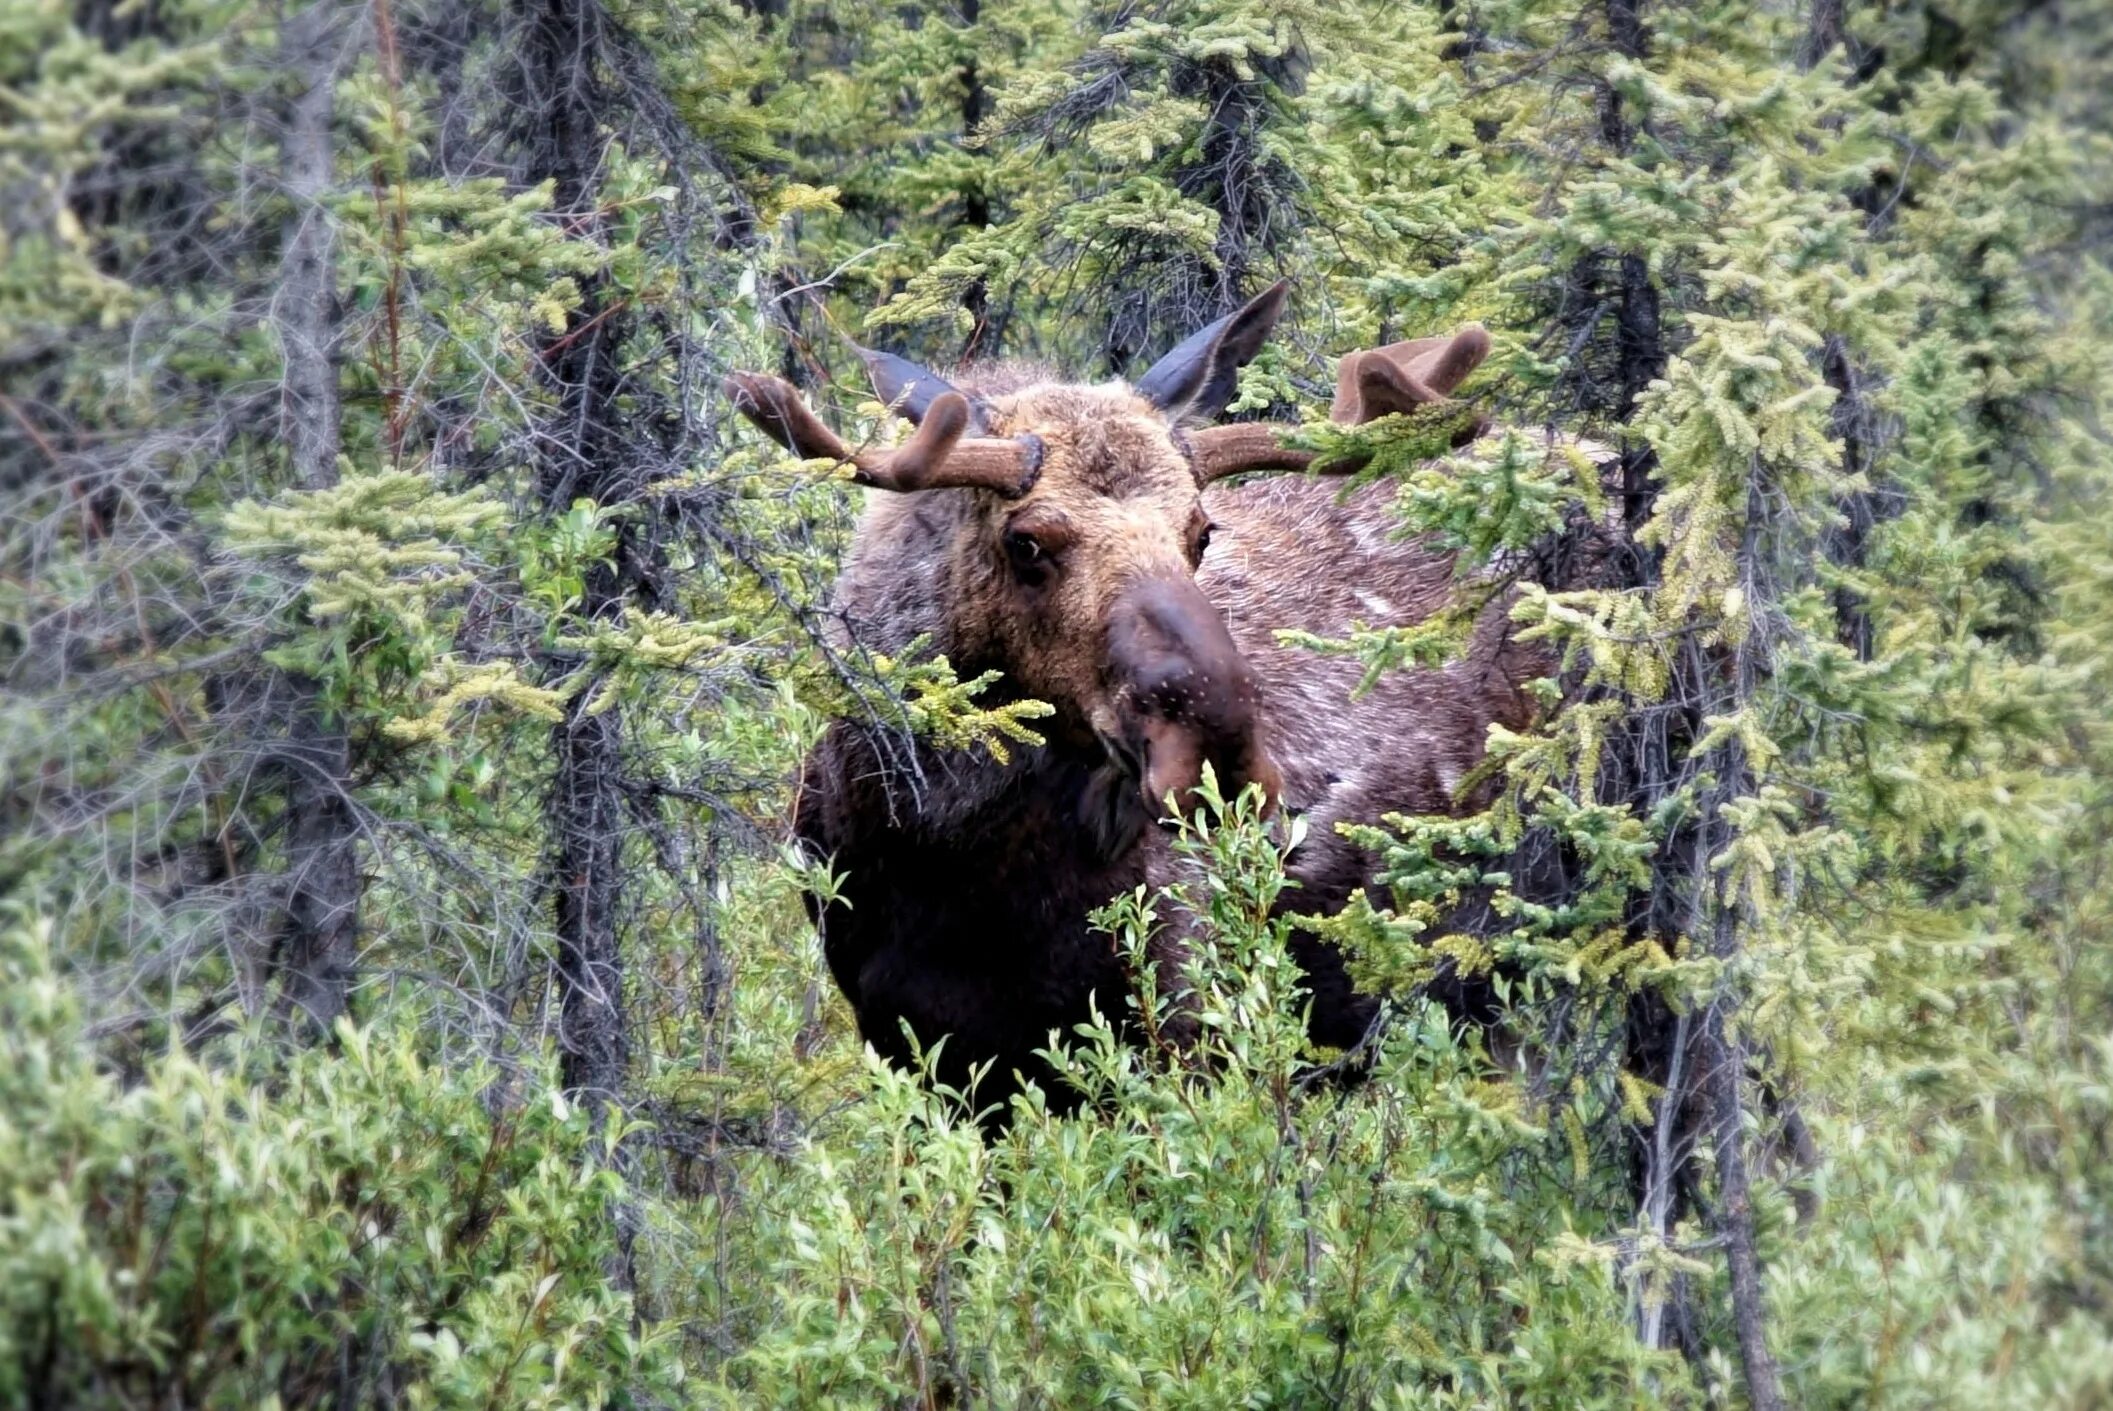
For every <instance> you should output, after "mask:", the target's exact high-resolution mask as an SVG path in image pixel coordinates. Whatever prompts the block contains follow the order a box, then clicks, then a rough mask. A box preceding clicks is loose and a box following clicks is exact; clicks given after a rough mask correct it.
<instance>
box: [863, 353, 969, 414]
mask: <svg viewBox="0 0 2113 1411" xmlns="http://www.w3.org/2000/svg"><path fill="white" fill-rule="evenodd" d="M851 346H852V347H853V348H857V349H858V356H859V359H860V360H861V361H862V362H864V363H865V365H866V376H867V378H868V379H869V380H870V381H871V382H872V383H873V391H874V393H875V395H877V396H878V397H879V398H880V399H881V400H882V401H883V402H885V403H887V404H888V405H889V406H890V407H893V408H894V409H895V411H896V413H897V415H900V416H904V417H907V418H908V419H909V420H910V422H911V424H912V425H915V424H917V423H920V422H922V421H923V420H924V414H925V413H926V412H928V411H930V410H931V409H932V403H934V402H936V401H938V400H939V399H940V398H941V397H944V396H945V395H946V394H947V393H949V392H952V391H954V390H955V388H954V386H953V384H952V383H950V382H948V381H947V380H946V379H945V378H943V377H941V376H940V375H939V374H938V373H936V372H933V371H932V370H931V369H930V368H928V367H920V366H919V365H918V364H916V363H913V362H911V361H910V360H909V359H908V358H898V357H896V356H895V355H894V354H893V353H883V352H880V351H879V350H878V349H874V348H859V346H858V345H857V344H856V343H853V344H852V345H851ZM961 396H962V397H963V399H964V400H966V401H967V402H968V409H969V424H968V434H969V435H971V436H982V435H984V434H986V433H987V432H988V430H989V426H988V424H987V422H988V419H987V418H986V417H985V415H984V406H983V399H982V398H980V397H976V396H972V395H970V394H968V393H966V392H964V393H962V394H961Z"/></svg>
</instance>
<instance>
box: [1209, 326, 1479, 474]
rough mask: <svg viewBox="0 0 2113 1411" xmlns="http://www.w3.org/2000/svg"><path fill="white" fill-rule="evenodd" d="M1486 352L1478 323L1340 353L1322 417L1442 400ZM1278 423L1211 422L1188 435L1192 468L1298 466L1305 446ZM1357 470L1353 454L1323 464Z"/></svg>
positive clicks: (1352, 417) (1223, 470)
mask: <svg viewBox="0 0 2113 1411" xmlns="http://www.w3.org/2000/svg"><path fill="white" fill-rule="evenodd" d="M1488 356H1489V334H1488V332H1487V331H1485V330H1484V329H1483V327H1482V325H1480V324H1478V323H1471V324H1468V325H1467V326H1466V327H1464V328H1461V329H1459V330H1457V331H1456V332H1453V333H1451V334H1447V335H1444V336H1442V337H1438V338H1418V339H1415V340H1414V341H1412V342H1407V343H1389V344H1388V345H1387V346H1386V347H1384V348H1366V349H1363V350H1362V351H1359V352H1355V353H1349V354H1345V355H1344V357H1343V360H1342V361H1341V363H1339V364H1338V365H1337V367H1336V373H1335V404H1334V405H1333V406H1331V407H1330V408H1329V409H1328V419H1329V420H1330V421H1333V422H1334V423H1336V424H1337V425H1338V426H1362V425H1364V424H1365V423H1366V422H1368V421H1377V420H1378V419H1379V418H1380V417H1383V416H1388V415H1391V414H1393V413H1395V412H1409V411H1414V410H1415V409H1416V408H1418V407H1426V406H1430V405H1431V404H1432V403H1434V402H1442V401H1444V400H1445V399H1446V398H1447V397H1449V396H1451V395H1452V393H1453V389H1454V388H1456V387H1458V386H1459V385H1460V384H1461V383H1462V382H1463V381H1465V380H1466V379H1467V375H1468V374H1469V373H1471V372H1473V371H1474V370H1475V369H1476V368H1477V367H1479V366H1480V365H1481V363H1482V360H1483V359H1484V358H1486V357H1488ZM1282 429H1283V428H1281V427H1278V426H1274V425H1271V424H1269V423H1267V422H1243V423H1238V424H1235V425H1232V426H1213V427H1209V428H1207V429H1206V430H1203V431H1198V432H1196V433H1195V434H1194V436H1193V437H1192V438H1191V441H1192V444H1193V445H1194V447H1195V454H1196V474H1197V477H1198V478H1199V479H1202V480H1204V481H1206V482H1208V481H1212V480H1216V479H1219V478H1220V477H1222V476H1227V475H1238V474H1240V473H1241V472H1243V471H1250V470H1304V469H1306V468H1307V467H1308V466H1310V465H1312V464H1313V459H1314V457H1313V453H1312V452H1311V451H1296V450H1292V449H1290V448H1288V447H1285V446H1283V445H1281V444H1279V443H1278V441H1277V433H1278V432H1279V431H1280V430H1282ZM1481 430H1482V423H1481V421H1480V419H1479V418H1478V419H1476V420H1475V421H1473V422H1471V423H1469V426H1468V429H1467V432H1466V434H1465V435H1463V437H1462V438H1461V439H1462V442H1463V444H1464V443H1465V442H1466V441H1470V440H1473V439H1474V437H1475V436H1477V435H1479V434H1481ZM1327 468H1328V469H1329V470H1331V471H1335V472H1343V471H1350V470H1355V469H1357V464H1356V463H1355V462H1352V461H1344V460H1340V459H1338V460H1334V461H1331V462H1330V463H1329V465H1328V467H1327Z"/></svg>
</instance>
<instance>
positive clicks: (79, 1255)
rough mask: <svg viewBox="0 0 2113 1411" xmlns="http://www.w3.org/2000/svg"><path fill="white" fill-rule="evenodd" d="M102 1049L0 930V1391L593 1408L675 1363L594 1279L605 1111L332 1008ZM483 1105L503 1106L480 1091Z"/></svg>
mask: <svg viewBox="0 0 2113 1411" xmlns="http://www.w3.org/2000/svg"><path fill="white" fill-rule="evenodd" d="M337 1039H338V1049H339V1051H338V1052H336V1053H329V1052H325V1051H321V1050H316V1051H311V1052H308V1053H303V1054H300V1055H298V1056H296V1057H294V1058H293V1059H292V1060H291V1061H289V1062H287V1063H286V1064H285V1065H284V1066H283V1067H282V1066H279V1065H277V1064H275V1063H272V1062H270V1061H268V1060H269V1058H270V1055H268V1054H266V1053H265V1052H263V1051H262V1050H239V1051H238V1052H237V1054H236V1059H237V1061H236V1062H234V1063H233V1064H227V1063H220V1062H215V1063H213V1064H207V1063H204V1062H201V1061H200V1060H199V1059H197V1058H196V1057H193V1056H191V1055H188V1054H185V1053H181V1052H178V1053H174V1054H171V1055H170V1056H168V1057H165V1058H161V1059H158V1060H156V1061H154V1062H153V1063H152V1064H150V1065H149V1066H148V1068H147V1070H146V1072H145V1073H144V1074H142V1075H141V1076H140V1080H139V1081H138V1082H136V1083H133V1084H129V1085H128V1084H121V1083H120V1082H119V1081H118V1080H117V1079H115V1078H114V1077H112V1076H111V1075H110V1074H108V1073H105V1072H102V1071H99V1070H98V1069H97V1067H96V1065H95V1063H94V1059H93V1056H92V1055H93V1050H92V1048H91V1046H90V1045H89V1043H88V1040H87V1036H86V1035H85V1033H84V1032H83V1027H82V1023H81V1019H80V1016H79V1012H78V1008H77V1006H76V1004H75V1002H74V1000H73V999H72V997H71V994H70V992H69V990H68V987H67V986H66V985H65V983H64V982H63V981H62V980H61V979H60V978H59V977H58V976H57V975H56V974H55V973H54V970H53V967H52V964H51V959H50V953H49V938H48V935H47V928H45V927H43V926H41V925H21V924H18V925H16V926H14V927H12V928H11V929H9V930H7V931H6V932H5V934H4V936H0V1173H4V1174H0V1405H8V1406H20V1405H24V1404H28V1405H34V1406H88V1407H131V1406H139V1407H146V1406H211V1407H237V1406H241V1407H249V1406H260V1405H278V1404H286V1405H312V1404H319V1403H322V1402H326V1401H327V1402H331V1403H333V1404H336V1405H339V1406H354V1405H389V1406H408V1407H429V1406H430V1407H442V1406H489V1405H506V1406H591V1405H600V1404H604V1403H606V1402H607V1401H608V1399H609V1398H610V1396H611V1394H612V1393H614V1392H616V1391H618V1390H619V1389H622V1390H624V1391H626V1392H632V1393H635V1392H638V1391H642V1390H643V1391H650V1390H652V1389H654V1388H656V1387H658V1386H661V1385H663V1384H665V1383H666V1382H667V1380H668V1379H669V1378H670V1377H672V1375H673V1363H672V1361H671V1359H670V1357H669V1356H668V1351H667V1346H666V1343H665V1340H664V1339H662V1338H660V1337H656V1336H647V1337H643V1338H641V1337H639V1336H637V1335H635V1334H634V1333H633V1331H632V1324H631V1307H630V1300H629V1298H628V1296H627V1295H626V1294H625V1293H623V1292H622V1291H621V1290H620V1289H619V1288H617V1287H616V1286H615V1285H614V1284H613V1283H612V1281H611V1280H610V1278H609V1270H610V1269H611V1267H612V1266H613V1265H614V1263H615V1260H616V1255H617V1250H616V1249H615V1247H614V1242H613V1241H614V1233H613V1226H612V1222H611V1221H610V1219H609V1211H610V1207H611V1206H612V1205H613V1204H615V1203H617V1202H620V1201H622V1200H623V1199H625V1193H624V1189H623V1184H622V1182H621V1180H620V1179H619V1178H618V1176H617V1175H616V1174H615V1173H614V1171H613V1170H611V1169H610V1166H609V1164H608V1162H607V1161H606V1160H605V1159H603V1158H605V1157H606V1155H607V1154H608V1152H609V1151H610V1150H611V1149H612V1147H611V1143H612V1142H613V1140H614V1138H615V1132H614V1130H613V1129H612V1131H611V1132H610V1133H607V1134H597V1132H596V1130H595V1125H596V1124H594V1123H593V1122H591V1121H590V1120H589V1115H588V1114H586V1113H584V1112H581V1111H580V1110H578V1109H576V1108H573V1107H570V1106H568V1105H567V1104H566V1103H565V1102H564V1101H563V1099H561V1098H559V1097H558V1096H557V1095H556V1090H555V1087H554V1085H550V1084H548V1083H546V1082H544V1081H543V1080H542V1075H538V1074H531V1075H529V1076H528V1080H527V1083H526V1085H525V1086H522V1087H521V1088H520V1089H519V1091H521V1092H523V1093H527V1094H532V1096H530V1097H528V1098H527V1100H525V1101H522V1102H520V1103H519V1104H518V1105H515V1104H513V1103H511V1102H509V1101H507V1099H506V1088H505V1085H499V1086H495V1085H494V1081H493V1076H492V1074H490V1073H489V1072H483V1071H477V1070H469V1071H460V1072H449V1071H444V1070H442V1069H440V1068H437V1067H434V1066H432V1065H430V1064H428V1063H426V1062H424V1061H423V1060H422V1059H421V1058H420V1056H419V1052H418V1049H417V1047H416V1045H415V1044H414V1043H412V1042H411V1041H410V1039H409V1038H408V1037H407V1036H406V1035H405V1034H402V1033H396V1032H387V1031H365V1030H360V1029H356V1028H353V1027H351V1026H350V1025H341V1026H340V1028H339V1030H338V1034H337ZM495 1109H496V1110H495Z"/></svg>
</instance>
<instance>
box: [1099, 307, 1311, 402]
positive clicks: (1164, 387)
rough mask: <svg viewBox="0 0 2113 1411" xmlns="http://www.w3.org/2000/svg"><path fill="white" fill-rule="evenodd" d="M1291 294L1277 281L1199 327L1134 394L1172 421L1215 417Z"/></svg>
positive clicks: (1154, 366) (1155, 367) (1156, 365)
mask: <svg viewBox="0 0 2113 1411" xmlns="http://www.w3.org/2000/svg"><path fill="white" fill-rule="evenodd" d="M1290 290H1291V281H1290V280H1288V279H1280V280H1278V281H1277V282H1276V283H1275V284H1272V285H1270V286H1269V287H1268V288H1267V289H1265V290H1263V291H1262V292H1261V293H1260V294H1257V295H1256V296H1255V297H1254V298H1252V299H1250V300H1248V301H1247V303H1245V304H1243V305H1241V306H1240V307H1239V308H1237V309H1235V310H1233V312H1231V313H1229V314H1227V315H1226V316H1225V317H1224V318H1221V319H1219V320H1218V321H1217V322H1216V323H1211V324H1206V325H1205V326H1204V327H1202V328H1199V329H1197V330H1196V331H1195V332H1194V333H1191V334H1190V335H1189V336H1188V337H1186V338H1184V339H1182V340H1181V342H1180V344H1179V345H1178V346H1177V347H1176V348H1175V349H1174V351H1173V352H1171V353H1168V354H1167V355H1166V356H1165V357H1163V358H1161V359H1160V360H1159V361H1158V362H1156V363H1154V364H1152V370H1151V371H1150V372H1147V373H1146V374H1145V375H1144V376H1143V377H1141V378H1139V379H1138V380H1137V390H1138V391H1139V392H1140V393H1142V394H1144V396H1145V397H1146V398H1147V399H1149V400H1150V401H1151V403H1152V405H1153V406H1155V407H1158V408H1159V409H1160V410H1161V411H1163V412H1165V413H1166V414H1167V418H1168V420H1170V421H1174V420H1179V419H1181V418H1183V417H1203V418H1209V417H1214V416H1216V415H1218V413H1219V412H1222V411H1224V410H1225V404H1226V403H1227V402H1230V401H1231V400H1232V399H1233V388H1234V384H1235V382H1236V381H1237V380H1238V378H1239V375H1240V369H1241V368H1243V367H1245V366H1247V364H1248V362H1249V361H1250V360H1251V359H1252V358H1253V357H1254V355H1255V354H1256V353H1259V352H1261V351H1262V343H1263V340H1265V339H1267V338H1268V337H1269V330H1270V329H1271V328H1273V327H1275V325H1276V321H1277V316H1278V315H1279V314H1281V313H1283V312H1284V299H1285V296H1286V295H1287V294H1288V293H1289V292H1290Z"/></svg>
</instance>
